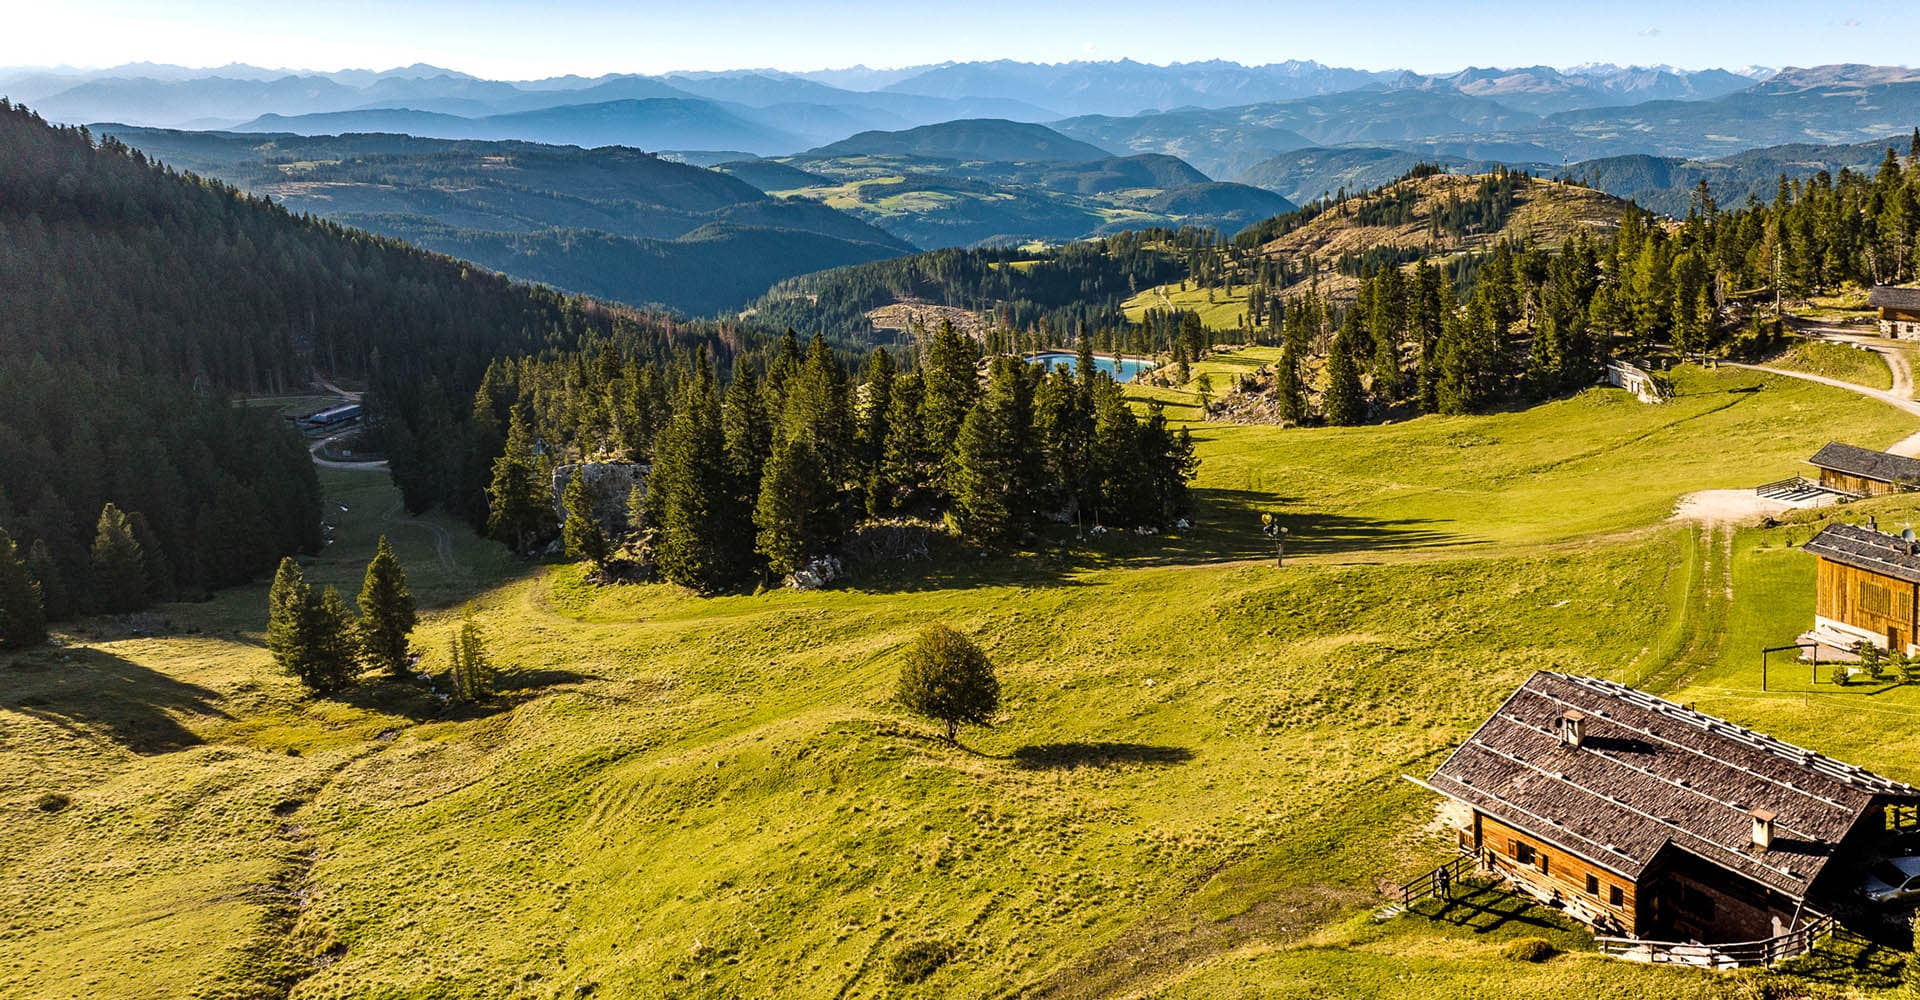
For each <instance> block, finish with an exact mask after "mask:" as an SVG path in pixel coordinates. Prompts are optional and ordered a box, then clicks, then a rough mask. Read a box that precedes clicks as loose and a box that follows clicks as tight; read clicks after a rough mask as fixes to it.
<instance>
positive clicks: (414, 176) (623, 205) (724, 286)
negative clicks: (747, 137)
mask: <svg viewBox="0 0 1920 1000" xmlns="http://www.w3.org/2000/svg"><path fill="white" fill-rule="evenodd" d="M101 131H102V132H103V133H104V134H108V135H112V136H114V137H117V138H119V139H121V140H122V141H124V142H126V143H127V144H128V145H130V146H133V147H135V148H137V149H140V150H141V151H143V152H144V153H146V154H147V155H149V156H152V157H155V158H157V159H160V160H162V161H164V162H166V163H168V164H170V165H172V166H174V167H176V168H179V169H184V170H191V171H194V172H196V173H200V174H203V175H207V176H213V177H218V178H220V179H222V180H225V181H227V182H229V183H232V184H234V185H236V186H238V187H240V188H242V189H244V190H246V191H248V192H250V193H253V194H258V195H265V196H268V197H271V198H272V199H273V200H274V201H276V202H278V203H280V204H281V205H282V206H283V207H285V208H287V209H289V210H292V211H295V212H310V213H313V214H315V215H321V216H325V217H326V218H329V219H332V220H334V221H336V222H339V223H342V224H345V225H351V226H356V227H359V228H362V229H367V230H370V231H373V232H377V233H381V234H383V235H387V236H393V237H397V238H400V239H404V240H406V241H408V242H410V243H413V244H415V245H418V246H421V247H424V248H427V249H430V250H437V251H439V252H442V253H447V254H451V255H454V256H458V257H462V258H465V259H467V260H471V261H474V262H475V263H478V264H481V265H483V266H485V267H488V268H491V269H493V270H496V271H500V272H502V273H505V274H508V275H511V276H513V277H518V278H523V279H526V280H530V281H539V282H543V283H545V284H549V285H553V286H555V287H558V288H562V289H566V290H569V291H576V292H583V293H587V294H591V295H594V296H597V297H600V298H605V299H611V300H615V301H621V302H628V303H633V304H636V305H647V304H658V305H664V306H668V307H672V308H675V309H679V310H682V311H685V312H689V313H694V314H705V313H711V312H715V311H719V310H723V309H726V308H730V307H733V306H735V305H738V304H739V303H742V302H745V301H747V300H748V299H751V298H752V297H753V296H755V295H757V294H759V293H760V292H761V291H764V290H765V289H766V288H767V286H769V285H771V284H773V283H774V282H777V281H780V280H782V279H784V278H787V277H790V276H792V275H796V274H803V273H806V272H809V271H816V270H820V269H822V268H827V267H836V266H840V265H843V264H855V263H862V262H865V261H870V260H878V259H882V258H885V257H893V256H898V255H900V254H903V253H910V252H912V251H913V250H914V249H915V248H914V246H913V245H912V244H910V243H908V242H907V241H905V240H902V239H900V238H899V237H896V236H894V235H893V234H891V233H888V232H886V231H884V230H882V229H879V228H876V227H874V226H872V225H869V224H868V223H866V222H864V221H862V220H860V219H859V218H856V217H854V216H852V215H849V214H846V213H843V212H840V211H837V210H835V209H833V208H831V207H829V206H826V205H823V204H820V203H818V202H813V201H807V200H803V199H778V198H772V197H769V196H767V195H765V194H763V193H761V191H760V190H759V189H758V188H755V187H753V186H752V185H750V184H747V183H745V182H742V181H740V180H736V179H735V178H733V177H730V176H727V175H726V174H723V173H720V172H717V171H713V170H707V169H704V168H701V167H696V166H690V165H687V164H682V163H675V162H672V161H669V160H663V159H660V158H658V157H655V156H652V155H650V154H647V153H642V152H640V151H638V150H635V149H628V148H625V147H620V146H610V147H606V148H601V149H593V150H583V149H579V148H575V147H570V146H543V145H538V144H534V143H527V142H472V141H457V140H443V139H430V138H415V137H408V136H396V135H350V136H341V137H325V136H323V137H304V136H296V135H292V134H285V133H282V134H271V135H244V134H237V133H220V132H190V131H171V130H161V129H141V128H135V127H129V126H103V127H102V129H101Z"/></svg>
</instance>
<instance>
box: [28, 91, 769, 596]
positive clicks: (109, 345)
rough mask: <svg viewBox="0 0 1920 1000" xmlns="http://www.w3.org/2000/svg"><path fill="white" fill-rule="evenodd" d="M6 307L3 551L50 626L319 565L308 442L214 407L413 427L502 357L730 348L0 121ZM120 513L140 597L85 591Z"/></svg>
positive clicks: (33, 121)
mask: <svg viewBox="0 0 1920 1000" xmlns="http://www.w3.org/2000/svg"><path fill="white" fill-rule="evenodd" d="M0 302H4V303H6V308H4V309H0V358H5V359H6V363H5V364H4V365H0V528H5V529H7V530H8V531H9V533H10V534H12V535H14V536H15V540H16V542H17V544H18V545H19V547H20V549H21V551H22V552H24V553H28V554H31V553H33V552H34V551H35V550H36V549H39V550H44V551H45V553H46V555H47V559H46V563H47V566H46V567H45V570H44V571H45V572H46V573H47V574H49V576H53V577H58V580H57V581H54V580H49V579H43V580H42V586H43V588H44V589H46V590H47V591H48V592H49V595H50V597H51V596H52V595H53V594H54V592H55V591H58V592H59V593H60V595H61V596H62V598H63V600H64V601H65V605H66V607H64V608H62V609H61V610H72V609H74V608H76V607H77V608H81V609H84V608H87V607H93V608H99V609H103V610H121V609H125V608H127V607H130V606H138V605H139V604H141V603H144V601H146V600H151V599H152V598H154V597H165V596H171V595H172V594H174V593H177V592H182V591H190V590H193V589H197V588H201V587H205V586H210V585H216V586H217V585H220V584H224V583H229V582H234V581H237V580H241V579H245V578H247V577H248V576H249V575H252V574H254V573H257V572H260V571H262V570H264V569H269V568H271V566H272V564H273V562H274V561H275V560H276V559H277V558H278V557H279V556H280V555H281V554H284V553H286V552H289V551H293V550H295V549H298V548H302V547H309V546H314V545H317V544H319V541H320V539H319V522H320V511H319V501H318V490H317V486H316V483H315V479H314V476H313V473H312V470H311V466H310V464H309V462H308V461H307V456H306V454H305V447H304V443H303V442H302V441H301V440H300V438H299V437H298V435H296V434H294V433H293V432H292V431H291V430H289V429H288V428H287V427H286V426H285V423H284V421H281V420H280V419H279V418H278V417H277V416H274V415H272V414H271V413H270V412H269V411H265V410H257V411H249V410H245V409H242V408H239V407H234V406H230V405H228V404H227V403H225V402H222V396H223V395H225V394H227V393H249V392H258V391H284V390H287V389H291V388H295V387H298V386H302V385H305V384H306V383H307V382H308V381H309V379H310V377H311V373H312V372H313V371H314V370H315V369H316V368H317V369H320V370H322V371H325V372H327V373H329V374H331V375H333V376H334V377H336V378H364V379H367V380H369V381H371V382H372V383H373V385H374V391H373V393H372V395H371V396H370V400H369V401H370V404H373V405H377V406H382V407H386V408H404V407H408V406H417V405H418V401H419V399H420V398H421V397H422V396H423V395H425V394H430V393H434V394H437V393H441V392H445V393H450V394H455V395H466V396H468V397H470V396H471V394H472V392H473V390H474V387H475V386H476V385H477V384H478V382H479V379H480V376H481V375H482V374H483V373H484V372H485V370H486V367H487V365H488V363H489V362H490V360H491V359H492V358H494V357H496V356H500V355H503V354H516V353H526V352H530V351H534V350H537V349H539V348H541V347H543V346H547V345H556V346H561V347H567V346H572V345H574V344H576V343H578V342H580V341H582V340H585V339H592V338H602V337H620V338H623V339H624V340H625V341H626V342H627V343H629V344H632V345H634V349H635V350H636V351H639V352H644V353H657V354H662V355H664V354H666V353H668V352H669V351H670V350H671V349H672V347H673V345H675V344H677V343H686V344H691V343H692V342H693V341H694V340H700V341H702V342H704V343H707V344H710V345H711V346H713V347H714V348H715V349H716V350H720V351H724V344H723V343H722V341H723V340H724V339H727V338H729V337H730V336H731V334H730V332H729V331H727V330H725V329H722V328H718V327H713V326H704V327H700V328H698V329H695V330H690V329H687V328H683V327H680V326H676V325H674V324H673V323H672V322H671V321H667V320H656V319H654V318H651V317H647V316H644V315H640V314H633V313H627V312H616V311H613V310H610V309H607V308H605V307H601V306H597V305H594V304H591V303H587V302H583V301H581V300H574V299H568V298H565V297H563V296H560V295H558V294H555V293H552V292H548V291H544V290H541V289H537V288H532V287H528V286H524V285H518V284H514V283H512V282H509V281H507V280H506V279H504V278H500V277H498V276H496V275H493V274H491V273H487V272H484V271H480V270H477V269H474V268H471V267H468V266H466V265H464V264H462V263H461V262H459V261H457V260H454V259H452V258H448V257H441V256H437V255H434V254H429V253H425V252H422V251H419V250H415V249H412V248H410V247H407V246H405V245H404V244H400V243H396V242H393V241H391V240H386V239H382V238H379V237H374V236H369V235H367V234H365V233H360V232H356V231H353V230H349V229H345V228H342V227H340V226H337V225H334V224H332V223H329V222H324V221H320V220H316V219H312V218H306V217H296V216H294V215H291V214H289V213H288V212H287V211H285V210H284V209H283V208H281V207H280V206H278V205H275V204H273V203H271V202H268V201H265V200H261V199H254V198H251V197H248V196H245V195H242V194H240V193H238V192H237V191H236V190H234V189H233V188H231V187H228V186H226V185H224V184H218V183H214V182H209V181H205V180H202V179H199V178H196V177H193V176H191V175H183V174H179V173H176V172H174V171H172V170H170V169H168V168H165V167H162V166H159V165H156V164H155V163H153V162H152V161H150V160H148V159H147V158H146V157H145V156H144V155H143V154H141V153H139V152H137V151H135V150H132V149H130V148H128V147H127V146H125V145H123V144H121V143H118V142H115V141H105V142H101V143H98V144H96V143H95V142H94V141H93V139H92V137H91V136H90V135H89V134H88V133H87V132H85V131H84V130H81V129H56V128H53V127H51V126H49V125H47V124H46V123H45V122H43V121H42V120H40V119H39V118H38V116H36V115H34V114H32V113H31V112H29V111H27V110H25V109H22V108H17V107H14V106H13V105H11V104H8V103H5V102H0ZM109 502H112V503H114V504H115V505H116V509H118V510H120V511H124V512H128V513H139V514H142V515H143V517H141V518H139V519H137V520H136V519H131V518H129V519H128V520H129V521H130V522H131V523H130V525H129V526H128V527H125V528H121V529H119V531H120V532H121V533H125V532H129V531H130V532H134V533H135V534H138V535H141V536H144V543H143V544H142V545H140V546H139V548H141V549H144V550H145V552H146V561H145V563H144V564H143V565H142V567H141V568H140V569H139V571H138V574H137V575H141V576H142V577H143V578H144V579H146V581H147V582H145V583H143V584H141V585H140V586H138V587H134V586H133V585H132V584H126V585H125V586H121V587H118V588H117V589H113V588H108V587H107V586H106V581H104V580H102V579H99V578H98V576H99V575H98V574H97V573H96V569H98V566H97V565H96V564H97V563H98V562H99V560H98V559H95V558H93V557H92V555H91V553H90V552H89V548H90V546H91V545H92V543H93V542H94V541H95V540H96V535H97V534H98V533H99V531H100V530H101V529H102V528H103V526H104V525H103V522H105V521H111V520H112V519H111V518H103V516H102V514H103V507H104V506H105V505H106V504H107V503H109ZM106 527H110V526H106ZM109 548H110V549H111V546H109ZM123 582H124V581H123ZM110 590H112V592H113V593H118V594H119V596H118V597H110V596H109V591H110ZM136 592H137V593H136ZM52 603H53V602H52V601H51V600H50V601H49V604H52Z"/></svg>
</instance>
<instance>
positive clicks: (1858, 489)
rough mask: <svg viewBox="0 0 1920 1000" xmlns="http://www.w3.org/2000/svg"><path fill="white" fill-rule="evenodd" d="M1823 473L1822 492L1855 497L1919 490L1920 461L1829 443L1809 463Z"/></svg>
mask: <svg viewBox="0 0 1920 1000" xmlns="http://www.w3.org/2000/svg"><path fill="white" fill-rule="evenodd" d="M1807 462H1808V464H1810V465H1812V466H1813V467H1814V468H1816V469H1819V470H1820V488H1821V489H1824V490H1827V491H1830V492H1833V493H1845V494H1849V495H1851V496H1856V497H1870V496H1879V495H1880V494H1882V493H1898V492H1901V491H1904V490H1912V489H1916V488H1920V460H1915V459H1911V458H1908V457H1906V456H1904V455H1892V454H1888V453H1887V452H1884V451H1873V450H1872V449H1869V448H1856V447H1854V446H1853V445H1850V444H1841V443H1840V442H1838V441H1829V442H1827V444H1826V446H1825V447H1823V448H1821V449H1820V450H1819V451H1817V452H1814V453H1813V457H1812V458H1810V459H1807Z"/></svg>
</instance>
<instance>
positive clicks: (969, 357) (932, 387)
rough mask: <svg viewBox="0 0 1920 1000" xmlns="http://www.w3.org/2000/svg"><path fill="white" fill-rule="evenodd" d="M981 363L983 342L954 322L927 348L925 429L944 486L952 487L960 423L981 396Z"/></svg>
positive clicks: (937, 476)
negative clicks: (955, 449)
mask: <svg viewBox="0 0 1920 1000" xmlns="http://www.w3.org/2000/svg"><path fill="white" fill-rule="evenodd" d="M979 363H980V352H979V345H977V344H975V343H974V341H973V338H972V337H969V336H967V335H966V334H964V333H961V332H960V331H959V330H957V329H955V328H954V326H953V324H952V323H951V322H942V323H941V324H940V330H939V332H938V333H936V334H934V337H933V342H932V344H930V345H929V346H928V348H927V361H926V364H925V365H923V366H922V367H921V374H920V387H921V390H922V393H923V395H922V397H921V403H920V424H921V432H922V433H923V434H925V435H926V443H927V449H928V451H930V452H931V453H932V454H933V455H934V456H935V460H936V462H937V463H938V464H937V465H936V467H935V469H934V477H935V486H936V487H937V488H939V489H942V490H945V489H948V483H947V480H948V477H949V476H951V475H952V473H953V472H954V462H953V459H954V448H955V442H956V441H957V440H958V439H959V436H960V424H961V423H962V422H963V421H965V420H966V419H967V414H968V413H969V412H970V411H972V409H973V404H974V402H975V401H976V400H978V399H979V398H980V376H979Z"/></svg>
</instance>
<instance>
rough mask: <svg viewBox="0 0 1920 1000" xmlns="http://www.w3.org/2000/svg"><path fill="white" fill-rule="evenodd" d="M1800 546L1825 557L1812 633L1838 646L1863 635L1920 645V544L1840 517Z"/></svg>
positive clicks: (1912, 647)
mask: <svg viewBox="0 0 1920 1000" xmlns="http://www.w3.org/2000/svg"><path fill="white" fill-rule="evenodd" d="M1801 547H1802V548H1803V549H1805V550H1806V551H1808V552H1811V553H1813V554H1814V555H1816V556H1818V557H1819V558H1820V564H1819V569H1818V571H1817V572H1816V574H1815V577H1814V580H1815V582H1814V605H1813V632H1811V633H1809V634H1810V635H1814V636H1818V637H1822V638H1821V641H1823V642H1825V643H1826V644H1827V645H1829V646H1833V647H1835V648H1839V649H1845V648H1847V647H1848V646H1851V645H1853V644H1854V643H1856V642H1859V641H1862V640H1864V641H1867V642H1871V643H1873V644H1874V645H1876V646H1879V647H1881V648H1882V649H1889V650H1891V649H1898V650H1902V651H1904V652H1908V653H1913V652H1916V651H1920V646H1916V644H1915V642H1916V640H1915V635H1916V633H1920V617H1916V616H1920V544H1917V543H1914V542H1909V541H1907V540H1906V539H1905V538H1903V537H1901V536H1899V535H1890V534H1888V533H1886V532H1884V531H1881V530H1879V529H1878V528H1877V527H1874V526H1873V525H1871V524H1868V525H1864V526H1863V525H1858V524H1842V523H1839V522H1835V523H1832V524H1829V525H1827V526H1826V527H1824V528H1822V529H1820V533H1819V534H1817V535H1815V536H1813V537H1812V538H1810V539H1808V540H1807V543H1806V544H1805V545H1803V546H1801Z"/></svg>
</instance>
